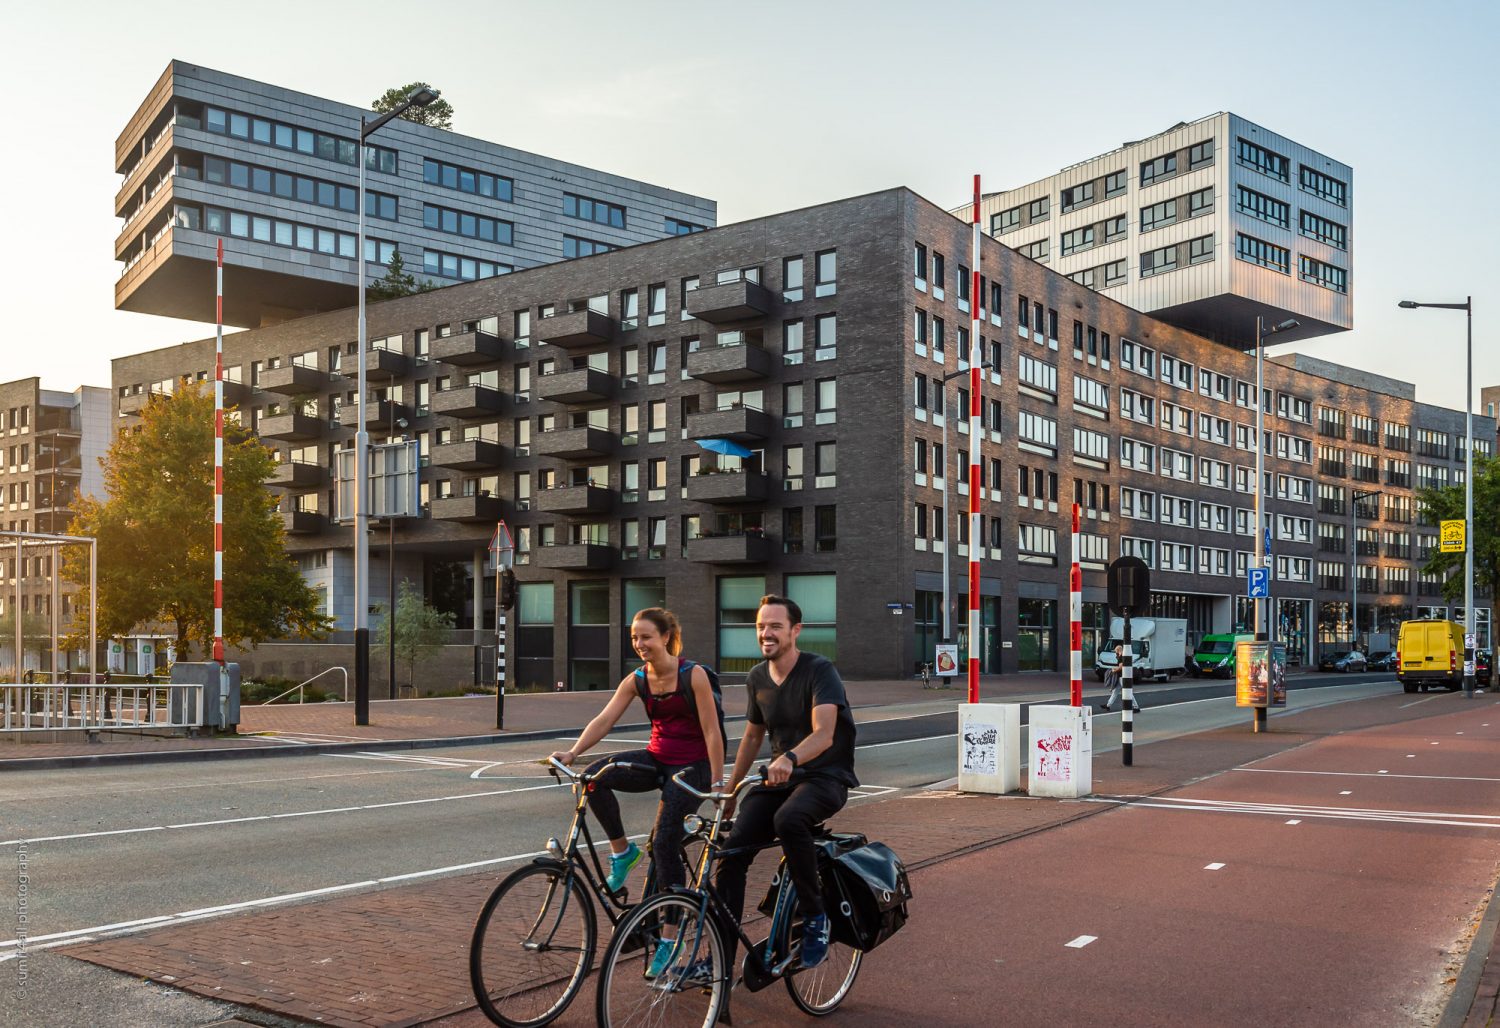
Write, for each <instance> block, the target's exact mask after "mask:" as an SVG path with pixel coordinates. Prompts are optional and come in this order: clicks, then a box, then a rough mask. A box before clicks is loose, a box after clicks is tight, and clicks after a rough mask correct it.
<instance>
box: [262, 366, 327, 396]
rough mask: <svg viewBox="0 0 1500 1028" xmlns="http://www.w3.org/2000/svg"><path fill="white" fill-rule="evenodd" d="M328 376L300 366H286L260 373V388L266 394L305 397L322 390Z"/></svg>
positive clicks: (315, 369)
mask: <svg viewBox="0 0 1500 1028" xmlns="http://www.w3.org/2000/svg"><path fill="white" fill-rule="evenodd" d="M327 381H328V376H327V375H325V374H323V373H322V372H321V371H319V370H318V369H317V368H310V367H306V366H305V365H302V364H286V365H283V366H282V367H279V368H270V369H269V370H266V371H262V372H261V373H260V382H259V385H260V388H262V389H264V390H265V391H266V392H268V393H280V394H281V395H282V396H306V395H307V394H308V393H315V392H317V391H318V390H319V389H322V388H323V384H324V383H325V382H327Z"/></svg>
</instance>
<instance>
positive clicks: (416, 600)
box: [375, 582, 453, 685]
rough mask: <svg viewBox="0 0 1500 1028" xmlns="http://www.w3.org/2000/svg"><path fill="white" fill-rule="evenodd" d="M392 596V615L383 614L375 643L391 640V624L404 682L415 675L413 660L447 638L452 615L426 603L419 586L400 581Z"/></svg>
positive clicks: (387, 643) (433, 650) (434, 649)
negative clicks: (395, 594)
mask: <svg viewBox="0 0 1500 1028" xmlns="http://www.w3.org/2000/svg"><path fill="white" fill-rule="evenodd" d="M398 592H399V595H398V597H397V599H396V616H395V617H394V618H392V617H387V618H386V619H385V620H384V621H382V622H381V624H380V628H379V629H378V630H377V631H376V633H375V643H376V646H377V647H388V646H390V644H391V628H392V626H394V627H395V630H396V656H397V657H398V658H400V659H401V660H404V661H406V684H407V685H412V684H414V682H415V679H416V675H417V661H419V660H422V659H424V658H426V657H430V656H432V655H433V654H434V653H436V652H437V651H438V649H439V648H440V647H441V646H442V645H443V643H444V642H446V641H447V638H448V632H449V630H450V629H452V628H453V615H452V614H449V613H445V612H443V611H440V610H438V609H437V608H436V607H430V606H428V605H427V601H426V600H424V599H423V598H422V593H421V590H419V589H418V588H417V587H416V586H414V585H412V584H411V583H410V582H402V583H401V588H400V590H399V591H398Z"/></svg>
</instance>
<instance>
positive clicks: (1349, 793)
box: [1339, 789, 1354, 796]
mask: <svg viewBox="0 0 1500 1028" xmlns="http://www.w3.org/2000/svg"><path fill="white" fill-rule="evenodd" d="M1339 795H1340V796H1353V795H1354V790H1353V789H1345V790H1343V791H1342V792H1340V793H1339Z"/></svg>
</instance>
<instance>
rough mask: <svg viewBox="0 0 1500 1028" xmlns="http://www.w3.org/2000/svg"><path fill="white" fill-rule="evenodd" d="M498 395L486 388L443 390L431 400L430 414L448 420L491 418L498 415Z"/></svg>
mask: <svg viewBox="0 0 1500 1028" xmlns="http://www.w3.org/2000/svg"><path fill="white" fill-rule="evenodd" d="M500 404H501V399H500V393H499V391H498V390H495V389H491V388H489V387H488V386H459V387H458V388H457V389H445V390H443V391H442V392H441V393H437V394H436V395H434V396H433V398H432V413H434V414H446V415H448V417H450V418H483V417H493V416H495V415H497V414H499V413H500Z"/></svg>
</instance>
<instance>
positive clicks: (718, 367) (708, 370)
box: [687, 344, 774, 382]
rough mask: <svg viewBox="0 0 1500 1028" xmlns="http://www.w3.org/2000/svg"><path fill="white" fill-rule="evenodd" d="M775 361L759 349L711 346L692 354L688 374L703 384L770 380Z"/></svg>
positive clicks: (688, 361) (756, 347)
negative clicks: (758, 379) (757, 379)
mask: <svg viewBox="0 0 1500 1028" xmlns="http://www.w3.org/2000/svg"><path fill="white" fill-rule="evenodd" d="M773 366H774V362H773V361H772V360H771V355H770V354H769V353H767V352H766V351H765V350H763V349H761V348H760V347H759V346H751V345H748V344H740V345H738V346H708V347H705V348H704V349H701V350H694V351H693V352H692V353H690V354H688V359H687V373H688V375H689V376H691V377H692V378H696V379H698V380H699V381H702V382H743V381H746V380H748V379H756V378H767V377H769V376H770V374H771V368H772V367H773Z"/></svg>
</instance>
